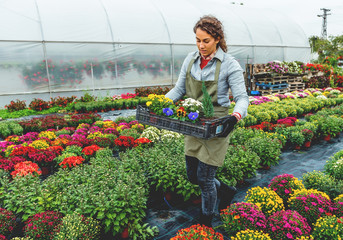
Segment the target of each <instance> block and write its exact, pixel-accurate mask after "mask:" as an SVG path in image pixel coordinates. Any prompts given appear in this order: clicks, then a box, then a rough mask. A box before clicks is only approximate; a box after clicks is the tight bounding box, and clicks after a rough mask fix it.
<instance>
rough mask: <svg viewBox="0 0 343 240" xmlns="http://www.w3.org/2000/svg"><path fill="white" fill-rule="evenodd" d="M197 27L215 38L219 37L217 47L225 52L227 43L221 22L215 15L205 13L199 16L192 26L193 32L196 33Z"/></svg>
mask: <svg viewBox="0 0 343 240" xmlns="http://www.w3.org/2000/svg"><path fill="white" fill-rule="evenodd" d="M198 28H200V29H201V30H203V31H205V32H207V33H208V34H210V35H211V36H212V37H214V38H215V39H219V43H218V45H217V48H218V46H220V47H221V49H223V51H224V52H227V45H226V41H225V36H224V27H223V24H222V23H221V22H220V21H219V20H218V19H217V18H216V17H214V16H212V15H205V16H203V17H201V18H200V19H199V21H198V22H197V23H196V24H195V26H194V28H193V31H194V33H196V31H197V29H198Z"/></svg>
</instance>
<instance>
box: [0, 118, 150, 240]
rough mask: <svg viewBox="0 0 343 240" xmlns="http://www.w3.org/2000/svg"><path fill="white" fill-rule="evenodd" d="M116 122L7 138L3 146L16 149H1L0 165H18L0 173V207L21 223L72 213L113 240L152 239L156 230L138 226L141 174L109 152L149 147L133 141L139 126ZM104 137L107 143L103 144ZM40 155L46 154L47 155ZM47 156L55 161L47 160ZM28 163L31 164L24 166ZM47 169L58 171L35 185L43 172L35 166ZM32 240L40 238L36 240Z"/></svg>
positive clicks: (142, 188)
mask: <svg viewBox="0 0 343 240" xmlns="http://www.w3.org/2000/svg"><path fill="white" fill-rule="evenodd" d="M122 119H123V118H122ZM131 119H132V118H131ZM120 121H121V120H118V122H117V123H115V122H113V121H96V122H95V123H94V124H92V126H91V125H90V124H87V123H82V124H80V125H79V126H78V127H77V128H76V129H72V127H66V128H63V129H61V130H55V131H54V130H52V129H49V130H48V131H43V132H41V133H34V132H29V133H27V134H25V135H23V136H22V137H19V136H10V137H8V139H6V141H5V142H8V141H16V143H17V145H16V146H14V147H12V148H11V147H10V146H12V145H11V144H10V145H9V144H7V145H9V146H7V147H6V148H3V149H2V150H4V151H3V152H2V154H3V157H2V159H1V160H3V162H4V161H5V160H7V163H8V162H11V161H12V162H13V158H16V159H17V158H21V160H22V161H19V163H17V164H15V165H14V168H13V169H8V168H7V169H6V170H7V171H1V174H2V176H3V177H2V184H1V186H2V190H3V191H2V194H1V197H0V200H1V205H2V206H3V207H5V208H6V209H7V210H10V211H13V212H14V213H16V214H17V215H18V216H20V218H21V219H22V220H23V221H26V219H28V218H29V217H31V216H32V215H33V214H35V213H39V212H43V211H47V210H50V211H55V212H59V213H61V214H63V215H65V216H66V215H68V214H72V213H73V212H74V211H76V212H80V213H82V214H84V215H86V216H87V217H93V218H94V219H98V220H99V221H100V225H101V228H102V229H103V231H105V232H109V231H111V232H112V233H113V234H114V235H117V234H119V233H120V232H123V231H124V232H125V231H126V232H127V234H128V233H130V234H131V236H141V234H146V235H147V236H148V235H149V234H150V235H151V232H153V233H156V228H151V227H149V226H147V225H144V224H142V218H143V217H144V216H145V212H144V209H145V208H146V198H147V194H148V193H147V189H148V188H147V187H146V182H145V177H143V176H144V175H140V174H141V172H142V171H134V169H132V168H133V166H135V163H133V162H132V160H131V159H127V160H126V161H124V160H122V161H120V162H119V161H118V159H115V158H114V157H113V152H112V149H116V150H123V149H127V148H131V147H138V148H144V146H145V144H149V143H150V141H149V140H148V139H146V138H139V137H140V133H139V131H141V130H142V129H143V128H144V127H143V126H142V125H139V124H137V122H134V121H130V122H128V123H127V122H120ZM127 121H128V120H127ZM119 133H120V134H124V135H126V136H124V135H120V134H119ZM117 134H118V135H117ZM110 136H112V137H110ZM131 136H136V138H134V137H131ZM106 137H108V138H110V141H103V140H104V139H105V138H106ZM131 139H132V140H131ZM89 140H95V141H89ZM38 141H40V142H38ZM10 143H11V142H10ZM12 143H14V142H12ZM20 143H22V144H20ZM2 144H3V142H2ZM56 144H57V145H56ZM95 144H97V145H95ZM20 145H21V146H20ZM27 145H28V146H27ZM51 145H53V146H51ZM113 145H114V146H113ZM99 146H101V147H99ZM33 149H35V150H33ZM46 151H50V152H49V154H47V153H46ZM53 155H54V156H55V158H53V159H51V158H52V157H51V156H53ZM28 160H31V161H32V162H30V163H28ZM51 163H55V164H54V165H55V166H56V165H58V166H59V167H60V170H59V171H57V172H56V173H54V174H53V175H51V176H50V177H48V178H47V179H45V180H43V181H41V180H42V179H41V180H39V179H38V178H37V177H36V176H37V175H40V174H41V170H40V169H42V168H43V167H40V168H38V166H46V165H48V164H51ZM86 163H87V164H86ZM20 164H24V165H25V166H20ZM34 164H37V165H38V166H34ZM119 165H120V167H119ZM2 166H4V165H2ZM7 166H8V165H7ZM76 166H78V167H76ZM16 168H18V169H16ZM10 171H11V175H12V179H13V180H12V181H11V178H9V172H10ZM142 177H143V178H142ZM113 182H116V184H115V185H113ZM66 185H67V186H68V188H66V187H65V186H66ZM23 189H27V190H28V192H25V191H24V192H23ZM33 189H34V190H33ZM130 189H132V193H131V192H130ZM9 192H11V193H10V194H9ZM99 193H101V194H100V195H99ZM134 198H135V199H136V201H134V200H133V199H134ZM80 201H81V202H80ZM76 202H77V204H76ZM123 203H125V204H124V205H122V204H123ZM131 204H132V205H131ZM114 205H116V207H113V206H114ZM129 223H130V224H129ZM127 227H128V228H127ZM125 228H127V229H126V230H125ZM124 235H125V234H124ZM34 239H41V238H40V237H39V236H37V234H36V235H35V237H34ZM42 239H43V238H42ZM58 239H59V238H58ZM87 239H89V238H87ZM91 239H97V238H91Z"/></svg>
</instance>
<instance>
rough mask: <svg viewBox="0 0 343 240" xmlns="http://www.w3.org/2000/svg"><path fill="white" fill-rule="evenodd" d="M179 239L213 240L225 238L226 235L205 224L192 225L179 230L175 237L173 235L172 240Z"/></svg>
mask: <svg viewBox="0 0 343 240" xmlns="http://www.w3.org/2000/svg"><path fill="white" fill-rule="evenodd" d="M178 239H197V240H205V239H213V240H224V237H223V235H222V234H221V233H218V232H215V231H214V230H213V228H209V227H206V226H204V225H200V224H197V225H192V226H190V227H189V228H184V229H181V230H179V231H178V232H177V234H176V236H175V237H172V238H171V239H170V240H178Z"/></svg>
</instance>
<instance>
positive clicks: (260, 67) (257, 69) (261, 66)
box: [253, 64, 266, 73]
mask: <svg viewBox="0 0 343 240" xmlns="http://www.w3.org/2000/svg"><path fill="white" fill-rule="evenodd" d="M263 72H266V65H265V64H254V71H253V73H263Z"/></svg>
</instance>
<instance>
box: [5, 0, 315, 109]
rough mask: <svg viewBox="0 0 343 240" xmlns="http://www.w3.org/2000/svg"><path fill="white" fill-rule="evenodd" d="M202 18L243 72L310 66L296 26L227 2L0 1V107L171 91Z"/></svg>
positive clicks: (273, 13)
mask: <svg viewBox="0 0 343 240" xmlns="http://www.w3.org/2000/svg"><path fill="white" fill-rule="evenodd" d="M205 14H212V15H214V16H216V17H218V18H219V19H220V20H221V21H222V22H223V25H224V30H225V34H226V37H227V43H228V51H229V53H230V54H232V55H233V56H234V57H236V59H237V60H238V61H239V63H240V64H241V66H242V67H243V69H244V67H245V64H247V63H266V62H268V61H273V60H281V61H283V60H285V61H293V60H298V61H303V62H308V61H309V58H310V47H309V43H308V40H307V37H306V36H305V34H304V32H303V30H302V29H301V28H300V27H299V25H298V24H297V23H295V22H293V21H292V20H290V19H288V18H287V17H285V16H284V15H283V14H282V13H280V12H276V11H272V10H267V9H258V10H257V9H251V8H248V7H246V6H244V5H243V6H240V5H233V4H230V2H229V1H227V2H226V1H221V0H212V1H211V4H208V1H207V0H174V1H169V0H126V1H119V0H92V1H91V0H82V1H81V0H72V1H70V0H68V1H67V0H59V1H56V0H11V1H9V0H0V29H1V31H0V81H1V89H0V107H3V106H4V105H5V104H7V103H8V102H9V101H10V100H12V99H13V98H19V99H26V100H30V99H32V98H33V97H37V96H40V97H41V98H43V99H49V97H53V96H56V95H65V96H67V95H72V94H74V95H77V96H80V95H83V92H82V91H84V90H88V91H92V92H93V93H95V91H97V92H99V93H101V94H104V93H106V94H117V93H123V92H127V91H128V89H131V90H132V89H134V88H136V87H140V86H156V85H172V84H174V83H175V82H176V80H177V78H178V74H179V71H180V67H181V65H182V62H183V59H184V58H185V56H186V55H187V53H189V52H190V51H194V50H196V45H195V36H194V33H193V26H194V24H195V22H196V21H197V20H198V19H199V18H200V17H201V16H203V15H205Z"/></svg>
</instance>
